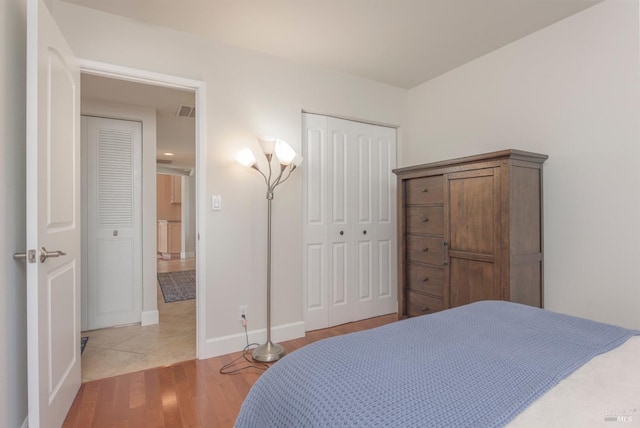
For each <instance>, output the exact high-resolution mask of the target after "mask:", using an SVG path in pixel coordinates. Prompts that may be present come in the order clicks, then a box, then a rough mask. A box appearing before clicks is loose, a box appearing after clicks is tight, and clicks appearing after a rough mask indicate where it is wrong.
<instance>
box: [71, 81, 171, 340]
mask: <svg viewBox="0 0 640 428" xmlns="http://www.w3.org/2000/svg"><path fill="white" fill-rule="evenodd" d="M80 90H81V91H82V88H81V89H80ZM80 109H81V112H82V114H85V115H89V116H100V117H108V118H111V119H124V120H134V121H139V122H142V325H148V324H157V323H158V321H159V314H158V300H157V260H156V255H157V249H158V246H157V243H156V238H157V226H156V111H155V109H153V108H151V107H145V106H135V105H130V104H122V103H112V102H108V101H101V100H94V99H88V98H82V102H81V106H80ZM83 162H86V149H84V148H83ZM83 185H84V183H83ZM83 193H84V192H83ZM84 208H85V204H84V203H83V209H84ZM83 213H84V211H83ZM83 220H86V218H85V217H84V214H83ZM85 223H86V221H85ZM83 234H84V235H85V236H86V230H85V227H84V225H83ZM85 236H83V244H85V243H84V238H85ZM85 245H86V244H85ZM82 267H83V270H82V278H83V281H82V290H83V293H82V303H81V306H82V308H81V309H82V322H83V328H84V327H85V326H86V325H87V324H86V321H87V313H86V308H87V307H88V305H87V293H86V292H84V291H85V290H86V285H87V282H86V274H87V272H86V271H87V269H86V260H83V265H82Z"/></svg>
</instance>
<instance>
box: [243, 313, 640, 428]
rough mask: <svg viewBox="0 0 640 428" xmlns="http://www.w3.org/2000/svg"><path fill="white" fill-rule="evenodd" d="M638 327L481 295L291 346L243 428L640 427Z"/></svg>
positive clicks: (256, 389)
mask: <svg viewBox="0 0 640 428" xmlns="http://www.w3.org/2000/svg"><path fill="white" fill-rule="evenodd" d="M638 334H640V332H639V331H636V330H629V329H625V328H621V327H617V326H613V325H609V324H603V323H598V322H594V321H590V320H586V319H582V318H576V317H571V316H567V315H562V314H558V313H554V312H550V311H547V310H544V309H538V308H534V307H530V306H525V305H520V304H516V303H509V302H501V301H482V302H476V303H472V304H469V305H465V306H461V307H458V308H454V309H450V310H446V311H442V312H439V313H436V314H433V315H426V316H421V317H416V318H411V319H407V320H403V321H399V322H397V323H393V324H389V325H386V326H383V327H379V328H376V329H372V330H367V331H363V332H358V333H352V334H349V335H345V336H338V337H333V338H330V339H325V340H322V341H319V342H315V343H312V344H310V345H307V346H305V347H304V348H301V349H299V350H297V351H295V352H292V353H291V354H289V355H287V356H286V357H284V358H283V359H282V360H280V361H279V362H277V363H276V364H274V365H273V366H272V367H271V368H270V369H269V370H267V371H266V372H265V373H264V374H263V375H262V376H261V377H260V379H258V381H257V382H256V383H255V385H254V386H253V388H252V389H251V391H250V392H249V394H248V396H247V398H246V399H245V401H244V403H243V405H242V408H241V410H240V413H239V415H238V418H237V420H236V428H254V427H296V428H298V427H359V426H362V427H446V426H452V427H453V426H455V427H465V426H466V427H499V426H505V425H509V426H515V427H540V426H545V427H553V426H558V427H563V426H589V427H591V426H611V424H609V422H617V423H618V422H623V423H625V425H624V426H640V413H638V409H640V367H639V365H640V338H639V337H637V335H638Z"/></svg>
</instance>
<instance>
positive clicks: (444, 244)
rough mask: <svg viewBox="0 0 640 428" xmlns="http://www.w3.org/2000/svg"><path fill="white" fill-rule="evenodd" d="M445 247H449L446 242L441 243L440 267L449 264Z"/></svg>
mask: <svg viewBox="0 0 640 428" xmlns="http://www.w3.org/2000/svg"><path fill="white" fill-rule="evenodd" d="M447 245H449V243H448V242H447V241H442V266H447V265H448V264H449V261H448V260H447V256H446V252H447Z"/></svg>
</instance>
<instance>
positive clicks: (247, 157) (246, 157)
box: [236, 149, 256, 167]
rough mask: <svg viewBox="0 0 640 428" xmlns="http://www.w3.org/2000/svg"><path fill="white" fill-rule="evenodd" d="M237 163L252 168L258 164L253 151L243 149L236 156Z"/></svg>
mask: <svg viewBox="0 0 640 428" xmlns="http://www.w3.org/2000/svg"><path fill="white" fill-rule="evenodd" d="M236 161H237V162H238V163H239V164H240V165H243V166H248V167H252V166H254V165H255V164H256V157H255V156H254V154H253V152H252V151H251V149H243V150H240V152H238V154H237V155H236Z"/></svg>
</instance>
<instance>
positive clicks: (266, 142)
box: [236, 137, 302, 362]
mask: <svg viewBox="0 0 640 428" xmlns="http://www.w3.org/2000/svg"><path fill="white" fill-rule="evenodd" d="M258 141H259V142H260V147H261V148H262V151H263V152H264V155H265V157H266V158H267V165H268V171H267V173H266V174H265V173H264V172H262V171H261V170H260V168H259V167H258V165H257V162H256V157H255V155H254V154H253V152H252V151H251V149H244V150H242V151H241V152H240V153H238V155H237V156H236V160H237V161H238V163H240V164H241V165H244V166H247V167H250V168H253V169H255V170H256V171H258V172H259V173H260V175H262V177H263V178H264V182H265V183H266V185H267V342H266V343H265V344H263V345H260V346H258V347H257V348H255V349H254V350H253V354H252V355H253V359H254V360H256V361H263V362H272V361H277V360H279V359H280V358H282V357H283V356H284V354H285V351H284V348H283V347H282V346H281V345H278V344H277V343H273V342H271V201H273V192H274V190H275V188H276V187H277V186H278V185H280V184H282V183H284V182H285V181H286V180H287V179H288V178H289V177H290V176H291V173H292V172H293V170H294V169H296V167H297V166H298V165H300V163H301V162H302V156H299V155H296V152H295V151H294V150H293V149H292V148H291V146H289V144H287V143H286V142H285V141H283V140H280V139H275V138H269V137H259V138H258ZM274 154H275V156H274ZM274 157H275V160H276V161H277V162H278V164H279V165H280V166H279V169H280V170H279V171H278V170H276V171H275V172H276V174H274V171H273V169H272V165H271V161H272V160H273V159H274Z"/></svg>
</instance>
